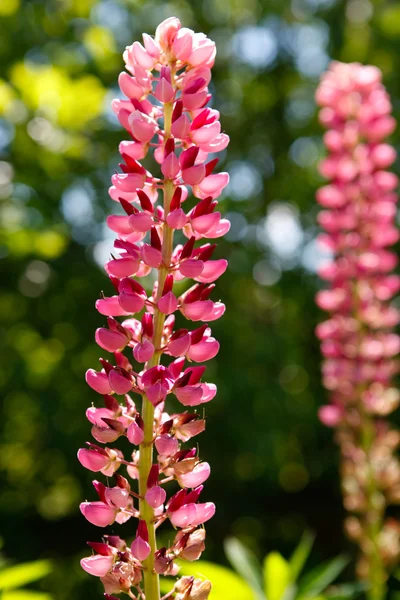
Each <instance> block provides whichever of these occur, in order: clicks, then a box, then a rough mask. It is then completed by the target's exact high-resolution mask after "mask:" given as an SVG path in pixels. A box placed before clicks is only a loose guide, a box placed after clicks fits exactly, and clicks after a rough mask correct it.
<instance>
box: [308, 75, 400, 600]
mask: <svg viewBox="0 0 400 600" xmlns="http://www.w3.org/2000/svg"><path fill="white" fill-rule="evenodd" d="M316 99H317V102H318V104H319V105H320V106H321V107H322V108H321V111H320V120H321V122H322V124H323V125H324V126H325V127H326V128H327V129H328V131H327V132H326V133H325V136H324V142H325V145H326V148H327V150H328V156H327V157H326V158H325V159H324V160H323V161H322V163H321V164H320V171H321V174H322V175H323V176H324V177H326V178H327V179H328V180H330V182H329V183H328V185H325V186H323V187H321V188H320V189H319V190H318V192H317V201H318V202H319V204H320V205H321V206H322V207H323V210H322V211H321V212H320V213H319V217H318V220H319V223H320V225H321V226H322V227H323V229H324V230H325V233H324V234H322V235H321V238H320V241H321V243H322V244H323V245H324V246H325V247H328V248H329V250H330V251H331V252H332V253H333V256H334V260H333V261H332V262H330V263H329V264H325V265H323V266H322V268H321V269H320V276H321V277H322V279H324V280H325V281H327V282H328V284H329V287H328V289H324V290H322V291H320V292H319V293H318V295H317V304H318V306H319V307H320V308H322V309H323V310H325V311H327V312H329V313H330V318H329V319H328V320H327V321H325V322H323V323H321V324H320V325H318V327H317V336H318V337H319V339H320V340H321V349H322V354H323V356H324V362H323V367H322V371H323V382H324V385H325V387H326V388H327V390H328V391H329V392H330V400H331V402H330V404H329V405H327V406H323V407H322V408H321V409H320V418H321V420H322V421H323V423H325V424H326V425H328V426H330V427H335V428H336V439H337V441H338V443H339V445H340V448H341V453H342V487H343V495H344V504H345V508H346V509H347V510H348V511H349V513H350V516H349V517H348V519H347V522H346V526H347V527H346V528H347V531H348V533H349V535H350V536H351V537H352V538H353V539H354V540H355V541H357V543H358V544H359V546H360V550H361V553H360V560H359V562H358V575H359V577H360V578H361V579H364V580H366V581H367V583H368V585H369V591H368V592H367V593H368V594H369V597H370V598H371V599H373V600H382V599H383V598H384V597H385V582H386V579H387V577H388V574H389V572H390V569H391V568H392V567H394V566H395V565H396V564H397V562H398V559H399V556H400V523H399V522H398V521H395V520H394V519H393V518H388V517H387V516H386V507H387V506H388V505H389V504H392V503H398V502H399V501H400V464H399V461H398V459H397V458H396V457H395V455H394V451H395V449H396V448H397V447H398V445H399V441H400V436H399V432H398V431H396V430H394V429H392V428H391V427H390V425H389V422H388V421H387V420H386V419H385V417H386V416H387V415H388V414H389V413H391V412H392V411H393V410H395V408H397V406H398V405H399V400H400V394H399V391H398V390H397V389H396V388H395V387H394V384H393V377H394V376H395V375H396V373H397V372H398V359H397V356H398V353H399V350H400V338H399V336H398V335H397V334H396V333H394V327H395V326H396V325H397V324H398V323H399V311H398V309H396V307H395V306H394V305H393V304H392V298H393V296H394V295H395V294H396V293H397V292H398V291H399V289H400V277H399V276H398V275H394V274H393V273H392V271H393V269H394V267H395V266H396V264H397V257H396V254H395V253H394V252H392V251H391V250H389V249H388V248H389V247H390V246H391V245H392V244H394V243H396V242H397V241H398V240H399V237H400V236H399V231H398V228H397V227H396V224H395V217H396V212H397V199H398V197H397V193H396V188H397V185H398V178H397V176H396V175H394V174H393V173H392V172H390V171H388V170H387V169H388V168H389V167H390V166H391V165H392V164H393V162H394V161H395V158H396V152H395V150H394V148H393V147H392V146H391V145H390V144H388V143H387V142H385V138H386V137H387V136H388V135H390V134H391V133H392V132H393V130H394V129H395V121H394V119H393V117H392V115H391V103H390V98H389V96H388V94H387V92H386V90H385V88H384V87H383V85H382V83H381V73H380V71H379V69H377V68H375V67H372V66H362V65H360V64H357V63H353V64H342V63H333V64H332V65H331V67H330V69H329V70H328V71H327V73H325V74H324V75H323V77H322V80H321V83H320V85H319V87H318V90H317V94H316Z"/></svg>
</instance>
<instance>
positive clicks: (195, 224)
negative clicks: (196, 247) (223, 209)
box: [191, 212, 221, 235]
mask: <svg viewBox="0 0 400 600" xmlns="http://www.w3.org/2000/svg"><path fill="white" fill-rule="evenodd" d="M220 220H221V213H219V212H214V213H209V214H207V215H201V216H200V217H195V218H194V219H191V225H192V228H193V231H196V233H201V234H202V235H205V234H207V232H208V231H210V230H212V229H214V227H217V225H218V223H219V222H220Z"/></svg>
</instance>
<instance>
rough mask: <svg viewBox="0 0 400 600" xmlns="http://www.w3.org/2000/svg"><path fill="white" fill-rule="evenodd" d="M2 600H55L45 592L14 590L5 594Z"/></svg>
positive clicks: (1, 597) (0, 599) (0, 598)
mask: <svg viewBox="0 0 400 600" xmlns="http://www.w3.org/2000/svg"><path fill="white" fill-rule="evenodd" d="M0 600H53V596H50V595H49V594H45V593H44V592H34V591H31V590H13V591H11V592H4V593H3V594H2V595H1V596H0Z"/></svg>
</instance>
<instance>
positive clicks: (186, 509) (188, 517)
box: [169, 503, 197, 529]
mask: <svg viewBox="0 0 400 600" xmlns="http://www.w3.org/2000/svg"><path fill="white" fill-rule="evenodd" d="M196 517H197V510H196V505H195V504H194V503H190V504H184V505H183V506H181V508H178V510H176V511H174V512H173V513H172V514H171V515H170V517H169V519H170V521H171V523H172V525H174V526H175V527H181V528H182V529H184V528H185V527H188V526H189V525H191V524H192V522H193V521H194V520H195V519H196Z"/></svg>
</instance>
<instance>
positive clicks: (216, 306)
mask: <svg viewBox="0 0 400 600" xmlns="http://www.w3.org/2000/svg"><path fill="white" fill-rule="evenodd" d="M225 309H226V306H225V304H223V303H222V302H213V306H212V308H211V309H210V310H209V311H208V312H207V313H206V314H205V315H204V316H203V317H202V318H201V320H202V321H203V320H204V321H216V320H217V319H219V318H220V317H222V315H223V314H224V312H225Z"/></svg>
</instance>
